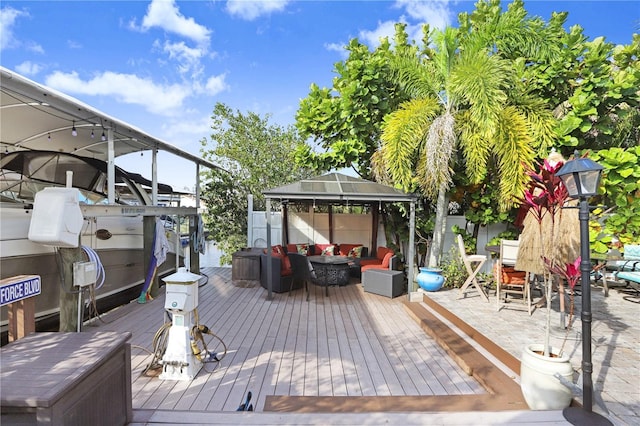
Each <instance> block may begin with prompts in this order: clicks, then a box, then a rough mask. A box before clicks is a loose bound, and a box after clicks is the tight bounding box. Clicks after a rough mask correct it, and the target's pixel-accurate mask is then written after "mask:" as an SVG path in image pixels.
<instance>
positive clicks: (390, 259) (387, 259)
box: [360, 252, 398, 272]
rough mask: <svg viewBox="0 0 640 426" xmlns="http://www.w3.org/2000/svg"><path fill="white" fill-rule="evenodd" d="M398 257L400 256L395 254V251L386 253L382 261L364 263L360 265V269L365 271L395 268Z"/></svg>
mask: <svg viewBox="0 0 640 426" xmlns="http://www.w3.org/2000/svg"><path fill="white" fill-rule="evenodd" d="M397 258H398V256H396V255H395V254H393V252H389V253H387V254H385V255H384V258H383V259H382V263H369V264H366V265H363V266H361V267H360V271H361V272H364V271H367V270H369V269H395V268H394V266H395V265H396V261H395V260H396V259H397ZM361 265H362V263H361Z"/></svg>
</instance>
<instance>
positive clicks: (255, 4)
mask: <svg viewBox="0 0 640 426" xmlns="http://www.w3.org/2000/svg"><path fill="white" fill-rule="evenodd" d="M288 3H289V0H261V1H248V0H229V1H227V12H229V14H231V15H235V16H238V17H239V18H241V19H244V20H247V21H253V20H254V19H256V18H258V17H260V16H262V15H269V14H271V13H272V12H281V11H283V10H284V8H285V7H286V6H287V4H288Z"/></svg>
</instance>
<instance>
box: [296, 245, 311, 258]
mask: <svg viewBox="0 0 640 426" xmlns="http://www.w3.org/2000/svg"><path fill="white" fill-rule="evenodd" d="M296 251H297V252H298V254H302V255H304V256H306V255H307V254H309V244H296Z"/></svg>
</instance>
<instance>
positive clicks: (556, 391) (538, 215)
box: [516, 153, 580, 410]
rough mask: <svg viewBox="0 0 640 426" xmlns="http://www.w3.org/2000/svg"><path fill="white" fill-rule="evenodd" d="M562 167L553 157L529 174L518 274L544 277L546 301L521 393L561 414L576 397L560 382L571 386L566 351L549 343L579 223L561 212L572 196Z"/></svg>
mask: <svg viewBox="0 0 640 426" xmlns="http://www.w3.org/2000/svg"><path fill="white" fill-rule="evenodd" d="M563 164H564V159H562V157H561V156H559V155H558V154H555V153H552V155H550V157H549V158H548V159H547V160H544V163H543V164H542V165H541V167H540V172H539V173H536V172H535V171H533V170H529V171H528V175H529V177H530V180H531V185H530V187H529V188H528V189H527V190H526V191H525V194H524V198H523V200H522V201H523V203H524V204H525V205H526V206H527V207H528V212H527V216H526V217H525V220H524V229H523V232H522V234H521V236H520V241H521V243H520V251H519V253H518V261H517V262H516V269H517V270H523V271H528V272H530V273H533V274H536V275H538V276H540V277H542V280H543V284H544V297H545V299H546V316H545V319H546V325H545V336H544V341H543V343H537V344H530V345H527V346H525V348H524V351H523V354H522V362H521V370H520V379H521V388H522V393H523V396H524V398H525V400H526V402H527V404H528V405H529V407H530V408H531V409H533V410H551V409H563V408H566V407H568V406H569V405H570V403H571V398H572V393H571V389H569V388H568V387H566V386H565V385H563V384H562V381H561V380H559V379H558V377H557V376H558V375H560V376H562V377H564V379H566V380H567V381H569V382H572V381H573V367H572V366H571V363H570V361H569V357H568V355H567V354H565V353H563V351H562V347H560V348H558V347H552V346H551V344H550V340H551V298H552V294H553V286H554V276H555V275H556V274H558V273H559V272H560V271H562V270H563V269H562V267H561V266H560V265H566V264H567V263H571V264H574V261H575V259H576V257H577V253H578V250H579V247H580V246H579V238H577V237H576V236H575V234H576V232H575V230H576V229H578V225H577V224H578V223H579V222H578V217H577V211H572V210H563V209H562V207H563V206H564V205H565V204H566V203H567V201H568V193H567V190H566V188H565V187H564V184H563V183H562V181H561V180H560V178H559V177H557V176H556V175H555V173H556V172H557V171H558V170H559V169H560V167H562V165H563ZM545 258H546V260H545ZM565 271H566V269H565ZM573 273H575V271H574V272H573ZM559 275H560V276H563V275H566V274H562V273H560V274H559ZM565 278H566V277H565ZM561 301H562V297H561ZM561 310H563V306H562V309H561Z"/></svg>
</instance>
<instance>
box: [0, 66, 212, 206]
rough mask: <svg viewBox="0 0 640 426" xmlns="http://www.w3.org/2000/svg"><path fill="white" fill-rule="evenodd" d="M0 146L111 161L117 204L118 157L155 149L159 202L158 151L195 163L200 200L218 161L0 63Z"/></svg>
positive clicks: (154, 187)
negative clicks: (203, 171)
mask: <svg viewBox="0 0 640 426" xmlns="http://www.w3.org/2000/svg"><path fill="white" fill-rule="evenodd" d="M0 89H1V91H0V149H1V152H2V153H8V152H13V151H18V150H36V151H57V152H64V153H72V154H75V155H78V156H82V157H88V158H93V159H98V160H102V161H105V162H107V164H108V175H109V191H108V193H109V203H110V204H113V203H114V200H115V198H114V192H115V191H114V185H115V163H114V159H115V158H116V157H119V156H122V155H126V154H131V153H135V152H142V151H151V152H152V166H151V167H152V170H151V175H152V176H151V186H152V194H153V195H152V199H153V202H154V204H156V202H157V193H158V183H157V182H158V181H157V169H156V167H157V161H156V156H157V153H158V151H164V152H168V153H171V154H173V155H176V156H178V157H180V158H183V159H185V160H188V161H191V162H192V163H194V164H195V166H196V167H195V169H196V170H195V173H194V174H195V179H196V202H198V200H199V198H200V197H199V195H200V194H199V191H200V188H199V186H200V185H199V178H200V166H205V167H208V168H216V167H218V166H216V165H215V164H213V163H211V162H209V161H207V160H204V159H203V158H201V157H198V156H197V155H193V154H191V153H188V152H186V151H183V150H181V149H179V148H177V147H175V146H173V145H171V144H169V143H167V142H165V141H162V140H160V139H158V138H156V137H153V136H151V135H150V134H148V133H146V132H144V131H142V130H140V129H138V128H136V127H134V126H132V125H131V124H128V123H125V122H124V121H121V120H118V119H116V118H114V117H111V116H109V115H107V114H105V113H103V112H101V111H99V110H97V109H95V108H93V107H91V106H89V105H87V104H85V103H83V102H80V101H79V100H77V99H75V98H73V97H71V96H68V95H66V94H64V93H61V92H59V91H57V90H54V89H52V88H50V87H47V86H44V85H42V84H39V83H36V82H34V81H32V80H29V79H28V78H26V77H24V76H21V75H19V74H17V73H15V72H12V71H9V70H8V69H6V68H4V67H0Z"/></svg>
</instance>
